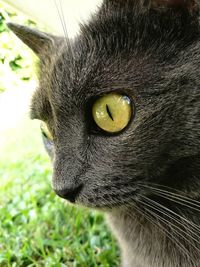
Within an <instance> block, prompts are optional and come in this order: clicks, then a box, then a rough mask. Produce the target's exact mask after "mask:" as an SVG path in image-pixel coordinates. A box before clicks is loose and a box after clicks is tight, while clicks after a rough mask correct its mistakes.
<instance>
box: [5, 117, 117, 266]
mask: <svg viewBox="0 0 200 267" xmlns="http://www.w3.org/2000/svg"><path fill="white" fill-rule="evenodd" d="M38 128H39V127H38V124H37V123H33V122H29V121H28V122H25V123H23V124H22V125H20V126H19V127H18V129H15V130H12V131H8V132H7V133H6V136H7V144H6V145H4V147H3V148H1V158H0V210H1V212H0V266H1V267H4V266H12V267H14V266H16V267H19V266H24V267H25V266H26V267H27V266H48V267H51V266H52V267H53V266H56V267H59V266H60V267H63V266H69V267H72V266H73V267H75V266H76V267H78V266H80V267H92V266H103V267H108V266H111V267H114V266H117V265H118V258H119V257H118V254H119V253H118V249H117V247H116V243H115V240H114V239H113V237H112V236H111V234H110V232H109V231H108V229H107V227H106V224H105V222H104V219H103V217H102V215H101V214H99V213H97V212H95V211H89V210H87V209H82V208H78V207H74V206H72V205H70V204H67V202H65V201H63V200H61V199H60V198H58V197H57V196H56V195H55V194H54V192H53V191H52V189H51V186H50V180H51V166H50V163H49V160H48V158H47V156H46V154H45V152H44V149H43V147H42V142H41V141H40V136H39V135H40V131H39V129H38ZM4 134H5V133H4Z"/></svg>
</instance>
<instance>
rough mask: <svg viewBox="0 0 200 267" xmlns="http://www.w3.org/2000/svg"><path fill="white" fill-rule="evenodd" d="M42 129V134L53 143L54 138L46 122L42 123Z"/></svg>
mask: <svg viewBox="0 0 200 267" xmlns="http://www.w3.org/2000/svg"><path fill="white" fill-rule="evenodd" d="M40 129H41V131H42V134H43V135H44V137H46V138H47V139H49V140H51V141H53V136H52V134H51V132H50V131H49V129H48V127H47V124H46V123H45V122H42V123H41V125H40Z"/></svg>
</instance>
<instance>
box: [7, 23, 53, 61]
mask: <svg viewBox="0 0 200 267" xmlns="http://www.w3.org/2000/svg"><path fill="white" fill-rule="evenodd" d="M7 26H8V28H9V29H11V30H12V31H13V32H14V33H15V34H16V35H17V36H18V37H19V38H20V39H21V40H22V42H24V43H25V44H26V45H27V46H28V47H29V48H31V49H32V50H33V52H35V53H36V54H37V55H38V56H39V57H40V56H41V55H42V54H43V53H44V52H45V50H48V49H49V48H51V47H53V45H54V39H53V36H51V35H49V34H47V33H43V32H40V31H37V30H33V29H31V28H29V27H26V26H22V25H18V24H15V23H7Z"/></svg>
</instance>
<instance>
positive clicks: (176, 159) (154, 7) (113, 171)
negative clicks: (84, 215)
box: [12, 0, 200, 267]
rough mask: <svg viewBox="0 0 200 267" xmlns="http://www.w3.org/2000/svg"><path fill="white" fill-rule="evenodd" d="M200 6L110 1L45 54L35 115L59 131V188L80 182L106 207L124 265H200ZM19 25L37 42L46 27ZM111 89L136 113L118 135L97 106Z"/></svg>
mask: <svg viewBox="0 0 200 267" xmlns="http://www.w3.org/2000/svg"><path fill="white" fill-rule="evenodd" d="M198 7H199V1H192V0H188V1H184V0H183V1H182V2H181V1H175V0H171V1H161V0H160V1H159V0H158V1H156V0H154V1H139V0H138V1H136V0H135V1H133V0H123V1H121V0H119V1H117V0H116V1H115V0H109V1H108V0H105V1H104V3H103V5H102V7H101V8H100V10H99V13H98V14H96V15H94V16H93V17H92V19H91V21H90V22H89V23H88V24H87V25H82V26H81V34H80V36H78V37H77V39H75V40H74V41H71V43H69V41H66V40H65V39H64V38H63V39H62V38H57V37H53V36H50V37H49V38H50V39H51V42H50V45H48V49H47V48H46V46H44V47H43V50H42V52H41V51H40V53H39V56H40V58H41V63H40V69H41V73H40V88H39V89H38V90H37V91H36V92H35V95H34V97H33V100H32V111H31V116H32V118H37V119H40V120H43V121H45V122H46V123H47V124H48V126H49V129H50V130H51V132H52V134H53V136H54V144H49V143H48V151H49V153H50V154H51V156H52V159H53V188H54V190H55V191H61V190H66V189H67V190H73V189H74V188H77V187H80V188H81V191H80V193H79V195H78V196H77V198H76V201H75V202H76V204H79V205H84V206H88V207H91V208H98V209H101V210H104V211H105V213H106V214H107V218H108V221H109V223H110V225H111V228H112V229H113V231H114V233H115V235H116V237H117V239H118V241H119V244H120V247H121V250H122V265H123V267H197V266H200V248H199V243H200V202H199V201H200V42H199V40H200V35H199V33H200V28H199V8H198ZM12 29H13V31H14V32H16V34H17V35H18V36H19V37H20V38H21V39H22V40H23V41H25V43H26V44H28V45H29V46H30V44H31V41H30V40H36V39H37V38H38V37H37V36H38V35H40V34H38V33H34V32H33V31H31V32H29V31H28V29H27V28H26V29H25V28H24V27H23V28H21V29H20V28H19V27H18V28H15V26H12ZM16 29H17V30H16ZM45 36H46V35H45ZM49 38H47V40H49ZM39 40H40V38H39ZM52 40H53V41H52ZM47 42H48V44H49V41H47ZM35 45H36V47H38V46H37V44H35ZM31 48H32V49H33V50H36V49H34V48H33V47H32V46H31ZM111 91H117V92H118V91H120V92H123V93H125V94H127V95H128V96H129V97H130V98H131V99H132V101H133V103H134V106H135V108H136V114H134V115H135V116H134V118H133V120H132V121H131V123H130V125H129V127H128V128H127V129H126V130H125V131H123V132H122V133H120V134H118V135H112V136H111V135H110V136H109V135H108V134H105V133H103V132H101V131H98V129H96V128H95V125H94V122H93V120H92V117H91V105H92V102H93V99H94V98H96V97H97V96H99V95H102V94H105V93H107V92H111ZM45 142H48V140H45ZM52 149H53V150H52Z"/></svg>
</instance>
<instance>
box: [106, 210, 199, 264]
mask: <svg viewBox="0 0 200 267" xmlns="http://www.w3.org/2000/svg"><path fill="white" fill-rule="evenodd" d="M172 217H173V216H172ZM183 217H184V215H183ZM107 220H108V222H109V224H110V226H111V228H112V230H113V232H114V233H115V235H116V237H117V240H118V242H119V244H120V247H121V252H122V267H133V266H134V267H161V266H162V267H169V266H176V267H188V266H190V267H197V266H199V264H200V261H199V260H198V259H199V256H200V253H199V251H198V248H197V245H198V243H199V242H200V237H199V238H198V237H196V235H195V239H196V241H195V242H194V238H193V237H192V235H185V233H184V231H190V229H189V228H188V229H186V227H185V226H183V225H182V226H181V225H180V223H179V222H178V221H177V223H178V224H177V225H176V223H174V221H173V220H169V224H168V225H167V221H165V220H166V218H164V221H163V222H162V221H160V220H156V219H155V218H153V217H152V218H151V216H149V214H145V213H141V212H140V211H139V209H138V208H133V207H132V208H126V209H124V208H123V209H118V210H115V211H112V212H110V213H108V214H107ZM192 223H193V222H192ZM173 225H174V226H173ZM172 229H173V230H172ZM178 232H179V233H178ZM174 233H175V234H174ZM190 236H191V238H190ZM197 239H198V240H197ZM191 244H192V245H191ZM172 255H173V256H172Z"/></svg>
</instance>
